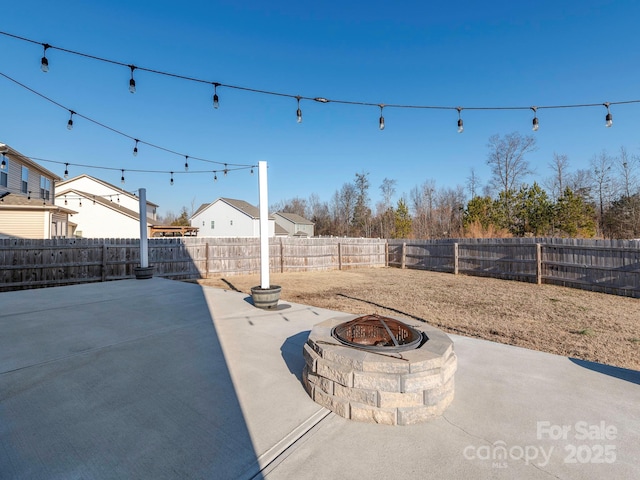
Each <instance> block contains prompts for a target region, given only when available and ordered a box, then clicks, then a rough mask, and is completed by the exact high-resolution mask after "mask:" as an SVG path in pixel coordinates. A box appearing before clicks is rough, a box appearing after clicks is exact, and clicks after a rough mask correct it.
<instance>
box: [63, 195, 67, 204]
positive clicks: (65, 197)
mask: <svg viewBox="0 0 640 480" xmlns="http://www.w3.org/2000/svg"><path fill="white" fill-rule="evenodd" d="M64 204H65V205H66V204H67V196H66V195H65V196H64Z"/></svg>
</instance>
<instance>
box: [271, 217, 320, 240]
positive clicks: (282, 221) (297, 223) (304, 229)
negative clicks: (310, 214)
mask: <svg viewBox="0 0 640 480" xmlns="http://www.w3.org/2000/svg"><path fill="white" fill-rule="evenodd" d="M273 218H274V219H275V221H276V225H280V227H282V228H284V229H285V230H286V231H287V233H288V234H289V236H292V237H313V235H314V227H315V224H314V223H313V222H311V221H309V220H307V219H306V218H304V217H301V216H300V215H298V214H295V213H284V212H277V213H274V214H273Z"/></svg>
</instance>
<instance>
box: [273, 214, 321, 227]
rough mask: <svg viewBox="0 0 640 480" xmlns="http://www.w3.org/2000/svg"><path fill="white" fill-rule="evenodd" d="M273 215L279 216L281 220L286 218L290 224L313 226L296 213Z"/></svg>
mask: <svg viewBox="0 0 640 480" xmlns="http://www.w3.org/2000/svg"><path fill="white" fill-rule="evenodd" d="M274 215H279V216H281V217H282V218H286V219H287V220H289V221H290V222H293V223H297V224H299V225H314V223H313V222H311V221H309V220H307V219H306V218H304V217H301V216H300V215H298V214H297V213H286V212H277V213H274Z"/></svg>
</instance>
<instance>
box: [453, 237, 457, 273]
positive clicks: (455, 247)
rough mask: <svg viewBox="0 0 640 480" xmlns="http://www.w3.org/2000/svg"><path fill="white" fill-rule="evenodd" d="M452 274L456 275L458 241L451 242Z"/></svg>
mask: <svg viewBox="0 0 640 480" xmlns="http://www.w3.org/2000/svg"><path fill="white" fill-rule="evenodd" d="M453 274H454V275H458V242H456V243H454V244H453Z"/></svg>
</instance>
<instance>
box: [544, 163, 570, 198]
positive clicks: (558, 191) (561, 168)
mask: <svg viewBox="0 0 640 480" xmlns="http://www.w3.org/2000/svg"><path fill="white" fill-rule="evenodd" d="M549 168H550V169H551V171H552V172H553V175H552V176H551V177H550V178H549V179H548V180H547V181H545V182H543V184H544V186H545V187H546V188H547V190H549V192H550V193H551V198H553V200H557V199H558V198H560V195H562V192H564V188H565V187H566V186H567V176H568V170H569V157H567V156H566V155H564V154H562V155H560V154H558V153H556V152H553V160H552V161H551V162H550V163H549Z"/></svg>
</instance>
